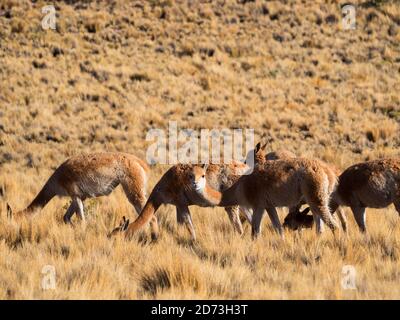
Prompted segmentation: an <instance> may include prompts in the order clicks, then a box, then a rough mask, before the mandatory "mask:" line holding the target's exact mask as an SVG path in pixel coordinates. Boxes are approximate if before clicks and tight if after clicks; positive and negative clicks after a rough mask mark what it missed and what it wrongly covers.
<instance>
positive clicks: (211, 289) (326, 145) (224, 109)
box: [0, 0, 400, 299]
mask: <svg viewBox="0 0 400 320" xmlns="http://www.w3.org/2000/svg"><path fill="white" fill-rule="evenodd" d="M224 3H225V5H223V6H222V2H221V1H215V2H213V3H211V4H210V3H203V4H200V3H197V2H193V1H183V2H178V3H176V2H173V1H148V2H140V3H139V2H129V1H122V0H117V1H113V5H111V4H109V3H108V2H106V1H101V2H95V1H68V2H67V1H59V2H57V4H56V10H57V14H58V16H57V29H56V30H55V31H53V30H49V31H44V30H42V29H41V26H40V21H41V18H42V14H41V10H40V9H41V7H42V6H43V5H46V4H47V3H45V2H43V1H36V2H31V1H28V0H24V1H13V0H8V1H2V2H1V3H0V12H4V14H2V15H0V210H1V213H0V271H1V272H0V298H2V299H41V298H58V299H72V298H76V299H84V298H90V299H101V298H109V299H154V298H155V299H165V298H173V299H174V298H176V299H178V298H183V299H189V298H206V299H208V298H215V299H221V298H228V299H243V298H250V299H269V298H277V299H295V298H306V299H353V298H357V299H371V298H372V299H375V298H379V299H381V298H389V299H393V298H397V299H398V298H399V297H400V289H399V288H400V287H399V285H398V284H399V280H400V274H399V270H400V262H399V241H400V238H399V237H400V230H399V228H400V225H399V223H398V219H399V217H398V214H397V213H396V212H395V210H394V209H393V208H392V207H390V208H387V209H384V210H368V229H369V235H368V236H364V235H361V234H359V233H358V231H357V228H356V226H355V224H354V221H353V218H352V217H351V215H350V214H349V221H350V226H349V228H350V231H349V235H348V236H347V237H344V236H341V237H338V238H337V239H333V237H332V235H331V234H330V233H329V232H326V233H325V234H324V235H323V236H322V237H320V238H317V237H316V236H315V233H314V231H305V232H303V233H302V234H297V233H287V234H286V239H285V240H284V241H282V240H281V239H279V237H278V236H277V235H276V234H275V233H274V232H273V230H272V229H271V226H270V222H269V219H268V218H267V217H266V218H265V219H264V223H263V232H262V236H261V237H260V239H259V240H258V241H256V242H253V241H251V240H250V228H249V226H246V228H245V230H246V232H245V235H244V236H243V237H239V236H237V235H236V234H235V233H234V232H233V230H232V227H231V226H230V225H229V221H228V218H227V217H226V214H225V213H224V211H223V210H222V209H220V208H216V209H211V208H193V209H192V214H193V217H194V223H195V226H196V231H197V234H198V241H197V242H195V243H193V242H192V241H190V240H189V235H188V234H187V231H186V230H185V228H182V227H178V226H177V224H176V221H175V220H176V218H175V210H174V208H172V207H164V208H161V209H160V210H159V220H160V225H161V230H162V233H161V238H160V239H159V241H157V242H156V243H152V242H150V241H149V240H148V232H147V231H146V232H145V234H144V235H141V237H138V239H134V240H132V241H125V240H124V239H119V238H116V239H113V240H110V239H108V238H107V237H106V234H107V233H108V232H109V231H110V230H111V229H113V228H114V227H115V226H116V225H118V223H119V220H120V219H121V217H122V216H123V215H125V216H128V217H129V218H130V219H133V218H134V216H135V214H134V213H133V209H132V208H131V206H130V204H129V203H128V201H127V200H126V199H125V197H124V195H123V193H122V192H121V190H119V189H118V190H116V191H115V192H114V193H113V194H112V195H111V196H110V197H108V198H99V199H95V200H90V201H86V203H85V205H86V211H87V217H88V219H87V223H86V225H82V224H80V223H79V221H75V222H76V223H75V225H74V226H73V227H71V226H66V225H64V224H63V222H62V216H63V214H64V211H65V209H66V206H67V205H68V200H66V199H55V200H53V201H52V202H51V203H50V204H49V205H48V206H47V207H46V208H45V209H44V210H43V211H42V212H41V213H40V214H38V215H37V216H36V217H34V219H32V220H31V221H22V222H21V223H16V222H14V221H8V220H7V218H6V211H5V210H6V202H9V203H10V204H11V206H12V207H13V208H14V209H21V208H23V207H24V206H26V205H27V204H28V203H29V201H30V200H31V199H32V198H33V197H34V196H35V194H36V193H37V192H38V191H39V190H40V188H41V187H42V185H43V183H44V182H45V181H46V179H47V177H48V176H49V175H50V174H51V172H52V170H54V169H55V168H56V167H57V166H58V165H59V164H60V163H61V162H62V161H63V160H65V158H67V157H69V156H71V155H74V154H77V153H79V152H88V151H102V150H109V151H112V150H118V151H126V152H131V153H134V154H136V155H138V156H139V157H142V158H145V153H146V147H147V146H148V145H149V142H146V141H145V136H146V132H147V130H149V129H151V128H166V127H167V126H168V121H169V120H176V121H178V126H179V127H181V128H191V129H201V128H209V129H212V128H223V127H227V128H237V127H243V128H254V129H255V133H256V139H260V138H264V139H266V140H267V141H270V148H271V150H273V149H278V148H287V149H289V150H291V151H293V152H295V153H296V154H299V155H304V156H310V157H318V158H321V159H323V160H325V161H328V162H330V163H332V164H335V165H336V166H338V167H339V168H342V169H344V168H345V167H347V166H349V165H351V164H353V163H355V162H357V161H364V160H368V159H375V158H380V157H388V156H399V144H400V137H399V135H398V132H399V120H400V116H399V114H400V109H399V102H400V94H399V92H400V81H399V72H400V50H399V46H398V43H399V42H400V30H399V21H400V7H399V5H398V3H397V2H396V1H369V2H368V5H367V4H366V2H365V1H363V2H359V4H360V5H359V6H358V7H357V28H356V30H342V28H341V20H340V17H341V14H340V11H339V8H340V2H339V1H330V2H329V3H327V2H326V1H312V2H311V1H310V2H306V3H304V1H290V2H288V3H283V2H281V1H268V2H263V1H258V0H257V1H254V2H247V3H245V4H240V3H238V2H237V1H235V0H228V1H225V2H224ZM166 168H167V167H166V166H155V167H153V168H152V174H151V179H150V183H149V189H151V187H152V186H154V184H155V183H156V181H157V179H158V178H159V177H160V176H161V175H162V173H163V172H164V171H165V170H166ZM280 215H281V218H283V215H284V212H283V210H282V211H281V212H280ZM146 236H147V237H146ZM348 264H350V265H353V266H354V267H355V268H356V271H357V277H356V285H357V290H343V289H342V287H341V277H342V274H341V272H342V267H343V266H344V265H348ZM45 265H54V267H55V270H56V289H55V290H42V289H41V286H40V283H41V281H42V278H43V276H44V275H43V274H42V273H41V272H42V268H43V267H44V266H45Z"/></svg>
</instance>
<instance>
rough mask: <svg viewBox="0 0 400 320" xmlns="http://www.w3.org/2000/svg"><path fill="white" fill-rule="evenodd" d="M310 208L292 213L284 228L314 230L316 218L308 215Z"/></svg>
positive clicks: (284, 223) (285, 221)
mask: <svg viewBox="0 0 400 320" xmlns="http://www.w3.org/2000/svg"><path fill="white" fill-rule="evenodd" d="M309 211H310V207H307V208H305V209H304V210H303V211H291V212H289V214H288V215H287V216H286V217H285V220H284V221H283V227H284V228H287V229H290V230H300V229H302V228H312V226H313V223H314V218H313V216H312V215H308V212H309Z"/></svg>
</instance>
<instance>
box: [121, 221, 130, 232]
mask: <svg viewBox="0 0 400 320" xmlns="http://www.w3.org/2000/svg"><path fill="white" fill-rule="evenodd" d="M128 226H129V219H128V220H126V221H125V224H124V227H123V228H122V231H125V230H126V229H128Z"/></svg>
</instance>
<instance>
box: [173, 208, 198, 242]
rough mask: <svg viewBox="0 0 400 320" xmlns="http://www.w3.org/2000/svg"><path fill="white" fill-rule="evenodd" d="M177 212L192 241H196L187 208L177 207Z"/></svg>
mask: <svg viewBox="0 0 400 320" xmlns="http://www.w3.org/2000/svg"><path fill="white" fill-rule="evenodd" d="M177 210H179V215H181V216H182V219H183V220H184V223H185V225H186V228H187V229H188V230H189V232H190V235H191V237H192V239H193V240H196V232H195V230H194V226H193V221H192V216H191V214H190V211H189V208H188V207H187V206H179V207H177Z"/></svg>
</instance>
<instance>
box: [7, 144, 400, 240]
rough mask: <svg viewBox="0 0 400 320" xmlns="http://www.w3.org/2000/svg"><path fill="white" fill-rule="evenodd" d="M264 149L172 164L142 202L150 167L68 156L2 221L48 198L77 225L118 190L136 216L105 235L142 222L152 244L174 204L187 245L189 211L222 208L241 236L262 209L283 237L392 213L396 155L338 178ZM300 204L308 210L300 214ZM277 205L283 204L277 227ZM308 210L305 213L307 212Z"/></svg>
mask: <svg viewBox="0 0 400 320" xmlns="http://www.w3.org/2000/svg"><path fill="white" fill-rule="evenodd" d="M265 149H266V145H263V146H261V144H260V143H258V144H257V146H256V147H255V149H254V150H253V151H251V154H249V155H248V157H249V156H251V157H252V159H254V166H252V167H251V168H250V166H248V165H247V164H246V162H245V163H242V162H235V161H233V162H231V163H229V164H209V165H207V164H176V165H173V166H172V167H171V168H170V169H169V170H168V171H167V172H166V173H165V174H164V175H163V176H162V177H161V179H160V180H159V181H158V182H157V184H156V185H155V187H154V188H153V190H152V191H151V193H150V196H149V197H148V198H147V197H146V185H147V180H148V173H149V171H150V168H149V167H148V165H147V164H146V163H145V162H144V161H142V160H141V159H139V158H137V157H135V156H133V155H131V154H128V153H120V152H113V153H111V152H103V153H91V154H84V155H79V156H75V157H72V158H70V159H68V160H66V161H65V162H64V163H62V164H61V165H60V166H59V167H58V168H57V169H56V170H55V171H54V173H53V174H52V175H51V176H50V178H49V179H48V181H47V182H46V183H45V185H44V187H43V188H42V189H41V190H40V192H39V193H38V195H37V196H36V197H35V198H34V200H33V201H32V202H31V203H30V204H29V205H28V206H27V207H26V209H24V210H21V211H19V212H16V213H15V214H12V210H11V208H10V206H9V205H7V210H8V214H9V216H10V217H11V216H13V217H15V218H17V219H18V218H21V217H23V216H32V215H33V214H34V213H35V212H36V211H38V210H40V209H42V208H43V207H44V206H45V205H46V204H47V203H48V202H49V201H50V200H51V199H52V198H53V197H54V196H69V197H71V199H72V202H71V204H70V206H69V207H68V209H67V211H66V213H65V215H64V222H65V223H71V218H72V216H73V215H74V214H75V213H76V214H77V216H78V217H79V218H80V219H82V220H85V214H84V206H83V201H84V200H85V199H87V198H93V197H99V196H104V195H109V194H110V193H111V192H112V190H114V189H115V188H116V187H117V186H118V185H121V186H122V188H123V190H124V192H125V195H126V197H127V198H128V200H129V202H130V203H131V204H132V205H133V207H134V208H135V210H136V212H137V213H138V215H139V216H138V217H137V218H136V220H134V221H133V222H132V223H129V219H126V218H125V217H124V218H123V220H122V222H121V224H120V225H119V226H118V227H117V228H115V229H114V230H112V231H111V233H109V236H113V235H116V234H119V233H124V234H125V236H127V237H131V236H133V235H134V234H137V233H138V232H139V230H142V229H143V228H144V227H145V226H146V225H147V224H150V227H151V237H152V239H156V238H157V237H158V233H159V226H158V221H157V217H156V212H157V210H158V208H159V207H160V206H161V205H162V204H172V205H174V206H175V207H176V216H177V222H178V224H184V225H185V226H186V227H187V229H188V231H189V232H190V235H191V237H192V239H193V240H195V239H196V232H195V228H194V224H193V220H192V216H191V214H190V210H189V207H190V206H192V205H197V206H200V207H214V206H219V207H224V209H225V211H226V213H227V214H228V217H229V220H230V221H231V223H232V225H233V227H234V229H235V230H236V231H237V232H238V233H239V234H243V226H242V223H243V222H245V221H248V222H249V223H250V224H251V227H252V236H253V238H256V237H257V236H259V234H260V232H261V222H262V218H263V215H264V212H265V211H266V212H267V213H268V216H269V218H270V219H271V222H272V225H273V227H274V229H275V230H276V231H277V232H278V233H279V234H280V235H281V236H282V237H283V234H284V227H286V228H287V229H292V230H297V229H299V230H301V229H302V228H311V227H312V226H313V225H314V224H315V228H316V231H317V234H320V233H321V232H322V231H323V226H324V225H326V226H328V227H329V229H331V230H332V232H333V233H334V234H335V231H336V229H337V228H338V224H337V219H336V218H335V213H336V214H337V217H338V220H339V221H340V225H341V228H342V229H343V231H344V232H346V231H347V221H346V216H345V213H344V211H343V209H342V206H346V207H350V208H351V211H352V212H353V215H354V218H355V221H356V223H357V225H358V227H359V229H360V230H361V231H362V232H366V230H367V229H366V214H365V209H366V208H385V207H387V206H389V205H390V204H392V203H393V204H394V206H395V208H396V210H397V212H398V213H399V214H400V158H391V159H381V160H373V161H367V162H362V163H358V164H355V165H353V166H351V167H349V168H347V169H346V170H344V171H343V172H342V173H340V171H339V170H338V169H336V168H335V167H333V166H332V165H329V164H327V163H325V162H323V161H321V160H318V159H308V158H301V157H297V156H296V155H295V154H293V153H292V152H289V151H286V150H281V151H275V152H270V153H268V154H267V153H266V152H265ZM302 205H307V206H308V207H307V208H306V209H304V210H303V211H300V208H301V206H302ZM277 207H288V208H289V213H288V214H287V216H286V217H285V219H284V223H283V226H282V224H281V222H280V220H279V216H278V214H277V211H276V208H277ZM309 211H311V213H312V215H308V212H309Z"/></svg>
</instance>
